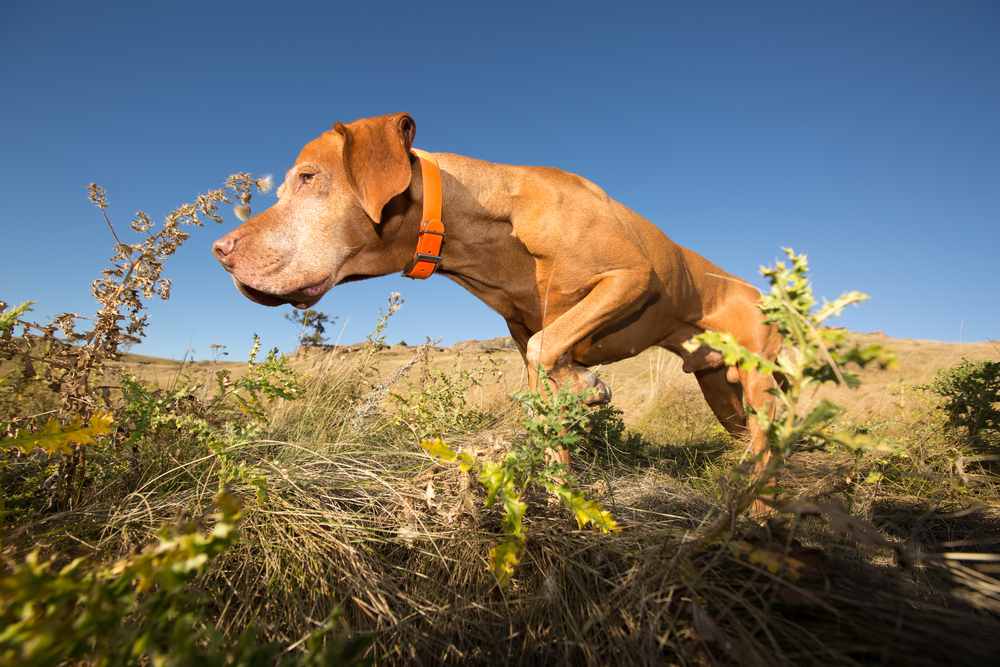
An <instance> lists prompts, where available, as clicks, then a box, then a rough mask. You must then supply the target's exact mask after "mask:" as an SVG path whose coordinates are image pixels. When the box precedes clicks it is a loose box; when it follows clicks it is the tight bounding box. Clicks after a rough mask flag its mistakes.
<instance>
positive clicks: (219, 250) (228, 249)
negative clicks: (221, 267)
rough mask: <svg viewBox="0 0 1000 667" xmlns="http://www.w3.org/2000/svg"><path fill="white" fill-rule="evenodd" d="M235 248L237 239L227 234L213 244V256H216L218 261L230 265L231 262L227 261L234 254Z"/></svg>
mask: <svg viewBox="0 0 1000 667" xmlns="http://www.w3.org/2000/svg"><path fill="white" fill-rule="evenodd" d="M235 247H236V239H234V238H233V237H232V235H229V234H227V235H226V236H223V237H222V238H221V239H219V240H217V241H216V242H215V243H213V244H212V254H213V255H215V258H216V259H217V260H219V261H220V262H222V263H223V264H226V265H228V264H230V262H229V261H227V257H229V255H230V254H232V252H233V248H235Z"/></svg>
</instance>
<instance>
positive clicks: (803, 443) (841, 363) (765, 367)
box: [685, 248, 895, 533]
mask: <svg viewBox="0 0 1000 667" xmlns="http://www.w3.org/2000/svg"><path fill="white" fill-rule="evenodd" d="M785 254H786V255H787V256H788V260H789V264H787V265H786V264H785V262H776V263H775V265H774V266H772V267H761V269H760V272H761V275H763V276H764V277H765V278H766V279H767V280H768V282H769V283H770V285H771V288H770V290H769V292H767V293H766V294H763V295H762V296H761V300H760V309H761V312H763V313H764V316H765V318H766V322H767V324H769V325H773V326H775V327H776V328H777V330H778V332H779V333H780V334H781V337H782V339H783V347H782V350H781V352H780V354H779V355H778V357H777V359H775V360H770V359H765V358H764V357H762V356H760V355H758V354H756V353H754V352H751V351H750V350H748V349H746V348H745V347H743V346H742V345H740V344H739V343H738V342H737V341H736V339H735V338H734V337H733V335H732V334H730V333H725V332H718V331H706V332H705V333H702V334H699V335H697V336H695V337H694V338H692V339H691V340H690V341H688V342H687V343H685V348H686V349H687V350H689V351H694V350H696V349H698V348H699V347H701V346H703V345H704V346H707V347H710V348H712V349H715V350H718V351H719V352H721V353H722V356H723V360H724V362H725V363H726V365H728V366H738V367H739V368H741V369H743V370H745V371H753V372H757V373H769V374H773V375H776V376H779V375H780V376H781V377H782V380H783V381H782V382H779V383H778V384H777V386H776V387H775V388H774V389H772V390H771V395H772V396H773V397H774V411H773V414H772V413H771V411H770V410H767V409H763V410H757V409H754V408H753V407H751V406H745V409H746V411H747V415H748V419H755V420H756V421H757V423H758V424H759V425H760V427H761V429H763V431H764V433H765V436H766V439H767V452H766V453H765V456H766V463H765V464H764V466H763V469H762V470H758V471H757V472H756V474H755V475H754V476H753V477H752V478H750V477H749V475H748V474H747V473H748V471H749V470H750V468H751V467H752V464H754V463H757V461H746V462H745V463H746V464H749V465H745V466H743V468H741V470H739V471H738V473H739V474H738V475H737V477H738V478H740V480H741V481H740V480H738V481H737V483H736V490H735V492H734V493H732V494H731V496H730V498H729V499H728V500H729V508H728V509H729V512H728V515H727V516H726V517H723V524H727V523H731V522H732V520H733V519H735V517H736V516H737V515H739V514H741V513H742V512H744V511H745V510H746V509H747V508H749V507H750V505H751V504H752V503H753V501H754V500H756V499H758V498H760V497H761V495H762V494H763V493H765V492H766V493H767V495H772V494H773V492H774V491H775V490H774V489H772V488H770V487H771V486H772V484H773V483H774V480H775V477H776V476H777V475H778V473H779V472H780V471H781V469H782V468H783V467H784V466H785V465H786V464H787V462H788V459H789V457H791V456H792V455H793V454H795V453H796V452H801V451H810V450H823V449H829V448H842V449H846V450H848V451H851V452H854V453H864V452H879V453H892V452H894V451H895V450H894V449H893V448H892V447H889V446H888V445H885V444H883V443H879V442H876V441H874V440H872V439H871V438H869V437H868V436H866V435H863V434H856V433H852V432H850V431H848V430H845V429H842V428H840V427H839V426H838V423H837V418H838V417H839V416H840V415H841V413H842V412H843V410H842V408H840V407H839V406H837V405H836V404H835V403H833V402H831V401H829V400H826V399H822V400H820V401H819V402H818V403H816V405H814V406H813V407H811V408H809V409H806V407H805V405H804V399H805V397H806V396H805V395H806V393H807V392H809V391H811V390H815V389H817V388H818V387H819V386H821V385H823V384H826V383H833V384H843V385H846V386H847V387H850V388H856V387H857V386H858V385H859V384H860V380H859V379H858V376H857V375H856V374H855V373H853V372H851V371H850V370H849V369H848V368H847V366H848V365H849V364H853V365H854V366H856V367H858V368H864V367H865V366H867V365H869V364H872V363H874V364H877V365H878V366H879V367H881V368H886V367H888V366H890V365H892V364H894V363H895V358H894V356H893V355H892V353H890V352H889V351H887V350H886V349H885V348H883V347H882V346H880V345H877V344H869V345H861V344H859V343H857V342H856V341H855V340H853V339H852V338H851V336H850V335H849V334H848V332H847V331H846V330H845V329H839V328H831V327H828V326H827V325H826V322H827V321H828V320H829V319H830V318H832V317H835V316H838V315H840V314H841V313H842V312H843V311H844V309H845V308H847V307H848V306H850V305H853V304H857V303H861V302H862V301H865V300H867V299H868V295H867V294H863V293H861V292H854V291H852V292H847V293H845V294H843V295H841V296H840V297H838V298H837V299H835V300H833V301H830V302H825V303H823V304H817V302H816V298H815V297H814V296H813V290H812V285H811V284H810V282H809V277H808V274H809V264H808V260H807V258H806V256H805V255H801V254H797V253H795V251H793V250H792V249H790V248H786V249H785ZM720 525H722V524H720ZM709 532H710V533H712V532H714V531H709Z"/></svg>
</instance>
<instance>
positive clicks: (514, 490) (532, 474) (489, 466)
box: [420, 375, 618, 585]
mask: <svg viewBox="0 0 1000 667" xmlns="http://www.w3.org/2000/svg"><path fill="white" fill-rule="evenodd" d="M543 382H544V383H545V384H546V385H548V382H547V380H545V378H544V375H543ZM514 398H515V400H517V401H518V402H519V403H520V404H521V406H522V408H523V409H524V411H525V413H526V415H527V417H526V418H525V420H524V422H523V426H524V428H525V431H526V433H525V436H524V437H523V438H522V439H521V440H519V441H518V442H516V443H515V444H514V445H513V446H512V447H511V449H510V451H509V452H508V453H507V455H506V456H505V457H504V458H503V459H501V460H500V461H496V462H494V461H483V462H480V461H479V460H478V459H476V458H475V457H474V456H473V455H472V454H470V453H468V452H462V451H455V450H453V449H452V448H451V447H449V446H448V445H447V444H445V443H444V441H443V440H441V438H433V439H424V440H421V442H420V446H421V448H423V449H424V451H426V452H427V453H428V454H430V455H431V456H432V457H434V458H435V459H436V460H438V461H439V462H442V463H450V464H457V465H458V466H459V468H460V470H461V471H462V472H466V473H467V472H472V473H474V474H475V475H476V478H477V479H478V481H479V483H480V484H482V486H483V488H484V489H485V491H486V498H485V505H486V507H494V506H498V507H499V508H500V511H501V515H502V519H501V528H502V530H503V533H504V537H503V539H502V540H501V541H500V543H499V544H497V545H495V546H493V547H492V548H491V549H490V552H489V567H490V570H491V571H492V572H493V574H494V576H495V577H496V578H497V581H498V582H499V583H500V584H501V585H506V584H508V583H509V582H510V580H511V577H512V576H513V575H514V571H515V569H516V567H517V565H518V563H519V562H520V561H521V557H522V555H523V553H524V548H525V544H526V542H527V538H526V535H525V531H524V513H525V511H526V510H527V503H526V502H525V501H524V497H525V495H526V493H528V492H529V490H531V489H532V488H533V487H535V488H541V489H544V490H545V491H547V492H548V493H550V494H552V495H553V496H555V497H556V498H558V499H559V500H560V501H561V502H562V504H563V505H564V506H565V507H566V508H567V509H568V510H569V511H570V512H571V513H572V515H573V517H574V518H575V519H576V522H577V525H579V527H580V528H584V527H586V526H588V525H591V526H593V527H594V528H597V529H598V530H600V531H602V532H610V531H613V530H616V529H617V527H618V526H617V524H616V523H615V520H614V519H613V518H612V517H611V514H610V513H609V512H608V511H607V510H605V509H603V508H602V507H601V506H600V505H599V504H598V503H597V502H595V501H594V500H590V499H588V498H586V497H585V496H584V495H583V494H582V493H581V492H580V491H578V490H577V489H576V488H575V483H574V480H573V477H572V475H571V473H570V471H569V469H568V467H567V466H566V465H565V464H563V463H561V462H559V461H558V459H557V455H558V453H559V452H560V451H562V450H566V451H569V452H570V453H572V452H574V451H577V450H578V449H579V448H580V446H581V445H582V444H583V443H584V442H585V441H586V439H587V435H588V428H589V418H590V414H591V410H590V408H589V407H588V406H587V405H586V404H585V403H584V401H585V399H586V394H584V393H574V392H572V391H569V390H568V389H559V390H558V391H556V390H554V389H553V388H552V387H551V386H550V385H548V386H547V388H546V390H544V391H542V392H522V393H519V394H516V395H515V396H514Z"/></svg>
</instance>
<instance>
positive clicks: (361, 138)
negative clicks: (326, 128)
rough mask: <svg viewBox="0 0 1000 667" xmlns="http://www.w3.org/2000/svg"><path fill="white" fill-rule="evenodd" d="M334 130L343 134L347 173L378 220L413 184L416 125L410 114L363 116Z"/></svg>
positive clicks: (356, 193)
mask: <svg viewBox="0 0 1000 667" xmlns="http://www.w3.org/2000/svg"><path fill="white" fill-rule="evenodd" d="M333 129H334V130H335V131H337V132H338V133H339V134H341V135H342V136H343V137H344V172H345V174H346V175H347V182H348V183H350V184H351V189H352V190H354V195H355V196H356V197H357V198H358V201H359V202H361V208H363V209H364V210H365V213H367V214H368V217H369V218H371V219H372V220H374V221H375V223H376V224H377V223H379V222H381V220H382V208H383V207H384V206H385V205H386V204H387V203H389V200H390V199H392V198H393V197H395V196H396V195H398V194H399V193H400V192H403V191H404V190H406V189H407V188H408V187H409V186H410V178H411V176H412V171H411V169H410V149H411V148H412V147H413V137H414V136H415V135H416V133H417V124H416V123H414V122H413V118H412V117H411V116H410V114H408V113H395V114H390V115H388V116H378V117H376V118H364V119H362V120H356V121H354V122H353V123H348V124H347V125H344V124H343V123H337V124H336V125H334V127H333Z"/></svg>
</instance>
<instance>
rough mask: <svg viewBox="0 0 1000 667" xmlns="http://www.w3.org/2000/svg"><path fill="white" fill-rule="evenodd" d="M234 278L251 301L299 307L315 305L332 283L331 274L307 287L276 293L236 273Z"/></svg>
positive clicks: (265, 304)
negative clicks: (242, 278)
mask: <svg viewBox="0 0 1000 667" xmlns="http://www.w3.org/2000/svg"><path fill="white" fill-rule="evenodd" d="M232 278H233V282H234V283H235V284H236V288H237V289H238V290H239V291H240V292H242V293H243V295H244V296H246V297H247V298H248V299H250V300H251V301H254V302H256V303H259V304H261V305H263V306H281V305H284V304H286V303H287V304H290V305H292V306H294V307H296V308H299V309H306V308H309V307H311V306H313V305H314V304H315V303H316V302H317V301H319V300H320V297H322V296H323V294H325V293H326V290H327V289H329V285H330V276H327V277H325V278H323V279H322V280H320V281H318V282H315V283H309V284H308V285H306V286H305V287H300V288H298V289H296V290H293V291H291V292H285V293H275V292H268V291H265V290H262V289H258V288H256V287H254V286H252V285H250V284H249V283H246V282H244V281H242V280H240V279H239V278H237V277H236V276H235V275H234V276H232Z"/></svg>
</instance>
